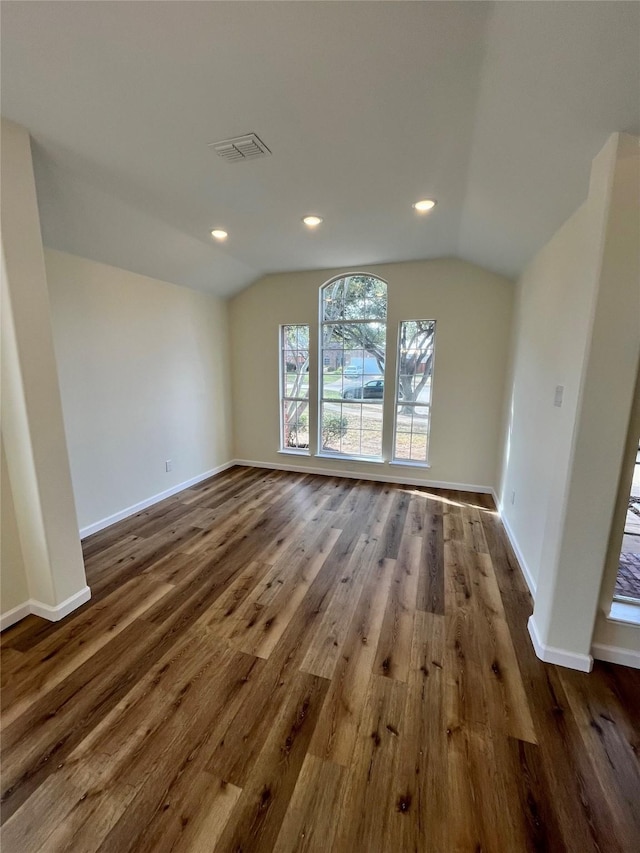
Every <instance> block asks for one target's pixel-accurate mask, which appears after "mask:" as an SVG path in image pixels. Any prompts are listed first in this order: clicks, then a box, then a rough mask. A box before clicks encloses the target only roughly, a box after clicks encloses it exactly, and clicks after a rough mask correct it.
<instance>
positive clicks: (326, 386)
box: [319, 274, 387, 459]
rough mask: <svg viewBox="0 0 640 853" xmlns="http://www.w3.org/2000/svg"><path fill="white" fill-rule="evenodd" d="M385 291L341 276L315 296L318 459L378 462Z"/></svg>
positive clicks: (359, 277)
mask: <svg viewBox="0 0 640 853" xmlns="http://www.w3.org/2000/svg"><path fill="white" fill-rule="evenodd" d="M386 321H387V285H386V283H385V282H384V281H382V280H381V279H379V278H376V277H375V276H371V275H363V274H354V275H348V276H341V277H340V278H336V279H333V280H332V281H330V282H328V283H327V284H325V285H324V286H323V287H322V288H321V291H320V346H321V354H320V363H321V365H322V374H321V379H320V417H319V423H320V442H319V450H320V452H321V453H323V454H329V455H340V456H357V457H363V458H366V459H381V458H382V410H383V401H384V394H385V376H384V368H385V356H386V341H387V331H386V329H387V326H386Z"/></svg>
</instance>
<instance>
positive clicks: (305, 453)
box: [278, 447, 311, 456]
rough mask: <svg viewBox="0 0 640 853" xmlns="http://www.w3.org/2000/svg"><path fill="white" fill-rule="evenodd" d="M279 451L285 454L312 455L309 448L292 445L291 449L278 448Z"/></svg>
mask: <svg viewBox="0 0 640 853" xmlns="http://www.w3.org/2000/svg"><path fill="white" fill-rule="evenodd" d="M278 453H282V454H283V455H284V456H311V453H310V452H309V451H308V450H304V449H303V448H300V449H298V450H297V449H296V448H295V447H291V448H290V449H289V450H278Z"/></svg>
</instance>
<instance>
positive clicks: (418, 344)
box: [393, 320, 436, 465]
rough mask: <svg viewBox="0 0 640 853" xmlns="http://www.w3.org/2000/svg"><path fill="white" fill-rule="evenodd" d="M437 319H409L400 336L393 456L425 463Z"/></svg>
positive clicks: (395, 459) (397, 459)
mask: <svg viewBox="0 0 640 853" xmlns="http://www.w3.org/2000/svg"><path fill="white" fill-rule="evenodd" d="M435 334H436V323H435V320H406V321H404V322H402V323H400V334H399V336H398V377H397V382H396V406H395V430H394V442H393V443H394V451H393V458H394V461H397V462H411V463H414V464H422V465H426V463H427V460H428V450H429V425H430V419H431V384H432V378H433V356H434V345H435Z"/></svg>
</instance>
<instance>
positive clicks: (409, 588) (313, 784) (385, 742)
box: [1, 468, 640, 853]
mask: <svg viewBox="0 0 640 853" xmlns="http://www.w3.org/2000/svg"><path fill="white" fill-rule="evenodd" d="M83 544H84V552H85V561H86V568H87V578H88V582H89V585H90V586H91V589H92V593H93V598H92V600H91V601H90V602H89V603H88V604H87V605H85V606H84V607H82V608H81V609H79V610H78V611H76V612H75V613H74V614H72V615H71V616H69V617H67V619H65V620H63V621H62V622H59V623H56V624H52V623H48V622H45V621H43V620H41V619H38V618H36V617H29V618H27V619H25V620H23V621H22V622H21V623H19V624H18V625H15V626H14V627H12V628H10V629H8V630H7V631H5V632H4V634H3V635H2V688H3V689H2V720H3V728H2V821H3V826H2V836H1V840H2V850H3V853H30V851H47V853H49V851H51V853H54V851H63V850H67V851H75V853H89V851H113V853H125V851H154V853H157V851H161V853H164V851H187V852H188V853H190V851H216V853H222V852H223V851H224V853H226V852H227V851H229V853H231V851H244V853H248V851H265V853H266V851H277V853H293V851H317V853H320V851H322V853H326V851H336V853H378V851H379V853H404V851H407V853H458V851H459V852H460V853H467V851H469V853H472V851H473V852H474V853H479V852H480V851H482V853H519V851H576V853H590V851H594V853H595V851H599V852H600V853H632V851H634V853H637V851H639V850H640V763H639V756H640V672H638V671H634V670H630V669H625V668H622V667H616V666H613V665H607V664H600V663H597V664H596V666H595V668H594V671H593V673H592V674H590V675H585V674H581V673H577V672H573V671H570V670H567V669H561V668H558V667H553V666H549V665H546V664H543V663H541V662H540V661H539V660H538V659H537V658H536V656H535V654H534V652H533V649H532V647H531V643H530V641H529V637H528V635H527V630H526V623H527V618H528V616H529V614H530V612H531V601H530V597H529V595H528V592H527V590H526V587H525V584H524V581H523V579H522V576H521V574H520V571H519V568H518V565H517V563H516V561H515V558H514V556H513V554H512V552H511V550H510V548H509V545H508V542H507V540H506V539H505V536H504V534H503V531H502V528H501V525H500V522H499V519H498V517H497V515H496V513H495V507H494V506H493V503H492V500H491V499H490V498H489V497H487V496H484V495H471V494H466V493H458V492H451V491H438V490H428V489H423V488H416V487H413V486H400V485H397V486H396V485H388V484H379V483H371V482H365V481H356V480H343V479H339V478H332V477H318V476H313V475H303V474H292V473H285V472H273V471H264V470H256V469H250V468H234V469H231V470H229V471H227V472H225V473H224V474H221V475H219V476H217V477H215V478H212V479H211V480H208V481H206V482H204V483H201V484H200V485H198V486H195V487H193V488H191V489H188V490H186V491H184V492H182V493H181V494H179V495H176V496H174V497H172V498H169V499H168V500H166V501H164V502H163V503H161V504H158V505H156V506H155V507H152V508H151V509H148V510H145V511H144V512H141V513H138V514H137V515H136V516H134V517H132V518H130V519H127V520H125V521H123V522H121V523H119V524H117V525H114V526H113V527H111V528H109V529H108V530H105V531H102V532H100V533H97V534H96V535H94V536H92V537H90V538H89V539H87V540H86V541H85V542H84V543H83Z"/></svg>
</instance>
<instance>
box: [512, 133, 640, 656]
mask: <svg viewBox="0 0 640 853" xmlns="http://www.w3.org/2000/svg"><path fill="white" fill-rule="evenodd" d="M638 163H639V160H638V147H637V140H634V139H632V138H630V137H626V136H624V135H622V136H619V135H618V134H614V135H613V136H612V137H611V138H610V140H609V141H608V143H607V145H606V146H605V148H604V149H603V150H602V152H600V154H599V155H598V157H596V159H595V160H594V165H593V170H592V176H591V183H590V188H589V196H588V199H587V201H586V202H585V204H584V205H583V206H582V207H581V208H580V209H579V210H578V211H577V212H576V213H575V214H574V216H572V217H571V219H569V221H568V222H567V223H565V225H564V226H563V227H562V228H561V229H560V230H559V231H558V232H557V234H556V235H555V236H554V237H553V239H552V240H551V241H550V242H549V243H548V244H547V246H545V247H544V248H543V249H542V250H541V251H540V252H539V253H538V255H537V256H536V257H535V258H534V260H533V261H532V262H531V263H530V264H529V266H528V267H527V269H526V271H525V273H524V274H523V276H522V278H521V280H520V282H519V284H518V302H517V310H516V317H515V324H516V344H515V350H514V366H513V372H512V384H511V388H510V389H509V392H510V397H511V407H510V414H511V417H510V419H509V425H508V430H507V435H506V441H505V457H504V468H503V474H502V478H501V492H500V498H501V503H502V511H503V518H504V520H505V522H506V524H507V525H508V529H509V531H510V534H511V536H512V539H513V541H514V544H515V545H516V549H517V550H518V552H519V554H520V556H521V558H522V562H523V563H524V564H525V566H526V569H527V570H528V574H529V576H530V580H531V584H532V586H533V588H534V590H535V592H536V605H535V611H534V620H533V623H532V630H533V632H534V633H535V634H536V636H537V639H538V641H539V649H538V651H539V652H540V651H541V650H542V652H543V653H544V648H543V647H546V648H547V649H548V650H549V649H550V650H551V651H550V652H549V653H550V654H552V655H553V654H556V652H557V653H558V655H559V657H558V658H557V660H556V662H563V661H561V660H560V657H562V654H564V653H565V652H566V654H567V655H568V657H566V659H563V660H564V662H566V663H568V665H573V664H574V663H575V664H576V665H578V666H582V667H583V668H587V667H588V666H589V660H590V658H589V653H590V646H591V638H592V632H593V626H594V621H595V615H596V614H595V611H596V605H597V600H598V594H599V590H600V585H601V581H602V577H603V571H604V564H605V558H606V552H607V544H608V540H609V534H610V531H611V523H612V516H613V507H614V504H615V497H616V493H617V488H618V481H619V478H620V471H621V466H622V460H623V456H624V446H625V439H626V435H627V429H628V425H629V420H630V413H631V401H632V398H633V388H634V383H635V378H636V373H637V369H638V357H639V346H640V287H639V286H638V282H639V270H638V258H639V256H640V255H639V251H638V234H639V233H640V231H639V224H638ZM556 385H563V386H564V387H565V391H564V400H563V405H562V408H556V407H554V405H553V397H554V391H555V386H556ZM514 491H515V493H516V499H515V504H513V505H512V503H511V497H512V494H513V492H514ZM554 650H555V651H554ZM572 661H573V662H572Z"/></svg>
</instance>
